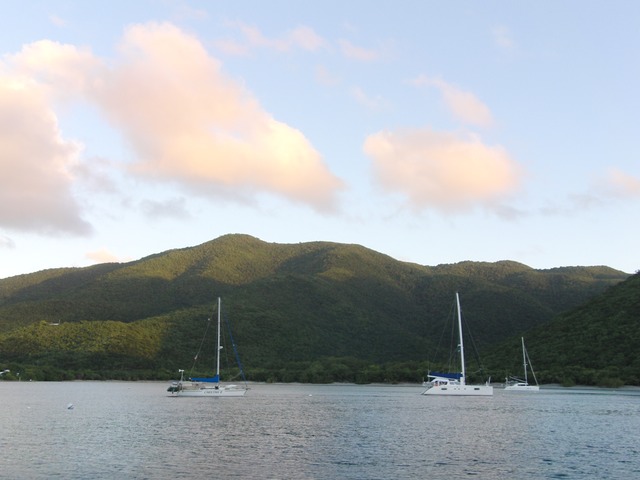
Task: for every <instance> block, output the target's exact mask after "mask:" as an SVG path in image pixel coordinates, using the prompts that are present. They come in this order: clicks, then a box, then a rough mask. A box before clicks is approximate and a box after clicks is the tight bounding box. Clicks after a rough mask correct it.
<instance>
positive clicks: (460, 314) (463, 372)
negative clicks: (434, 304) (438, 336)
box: [456, 292, 466, 385]
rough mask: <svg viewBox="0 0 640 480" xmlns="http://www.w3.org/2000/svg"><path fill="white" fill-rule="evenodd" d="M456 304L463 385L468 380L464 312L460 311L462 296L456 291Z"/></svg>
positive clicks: (461, 381) (461, 380)
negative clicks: (463, 340) (463, 336)
mask: <svg viewBox="0 0 640 480" xmlns="http://www.w3.org/2000/svg"><path fill="white" fill-rule="evenodd" d="M456 306H457V307H458V334H459V335H460V363H461V364H462V378H461V379H460V383H461V384H462V385H464V384H465V382H466V376H465V371H464V343H463V342H462V312H460V296H459V295H458V292H456Z"/></svg>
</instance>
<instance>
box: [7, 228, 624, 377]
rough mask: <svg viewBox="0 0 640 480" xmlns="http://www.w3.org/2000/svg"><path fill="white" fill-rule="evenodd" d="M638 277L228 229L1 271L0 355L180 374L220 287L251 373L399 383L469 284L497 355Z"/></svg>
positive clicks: (80, 369) (108, 371) (40, 364)
mask: <svg viewBox="0 0 640 480" xmlns="http://www.w3.org/2000/svg"><path fill="white" fill-rule="evenodd" d="M627 278H628V275H627V274H625V273H624V272H620V271H617V270H613V269H611V268H608V267H563V268H556V269H549V270H534V269H532V268H530V267H527V266H526V265H522V264H519V263H516V262H510V261H502V262H496V263H485V262H461V263H456V264H451V265H438V266H435V267H429V266H422V265H417V264H412V263H406V262H399V261H397V260H395V259H393V258H391V257H389V256H386V255H383V254H380V253H378V252H375V251H373V250H370V249H367V248H364V247H362V246H359V245H348V244H339V243H331V242H309V243H300V244H275V243H267V242H263V241H261V240H259V239H256V238H254V237H251V236H248V235H225V236H222V237H219V238H217V239H215V240H212V241H210V242H207V243H204V244H202V245H199V246H195V247H188V248H183V249H176V250H170V251H167V252H163V253H159V254H155V255H151V256H149V257H145V258H142V259H140V260H137V261H134V262H129V263H123V264H102V265H96V266H92V267H86V268H63V269H51V270H45V271H42V272H36V273H32V274H28V275H19V276H16V277H11V278H8V279H3V280H0V352H1V355H2V358H0V361H1V362H4V363H7V364H8V365H13V368H11V367H8V368H11V370H12V371H14V370H15V369H16V368H23V370H25V371H26V370H29V369H30V370H29V372H30V375H31V376H33V377H36V378H43V377H44V378H59V377H60V376H62V377H63V378H68V377H71V378H165V377H166V378H169V377H171V376H172V375H174V372H175V371H177V369H178V368H185V367H187V366H188V365H190V364H191V363H193V360H192V358H193V355H194V353H195V350H196V348H197V346H198V344H199V342H200V337H201V335H202V333H203V332H204V329H205V325H206V321H207V320H206V319H207V318H208V317H211V315H212V314H213V313H212V312H213V309H214V306H215V303H216V297H218V296H220V297H222V299H223V313H224V314H225V316H226V317H228V319H229V320H230V323H231V326H232V329H233V334H234V337H235V340H236V343H237V345H238V347H239V350H240V352H239V353H240V355H241V358H242V361H243V363H244V365H245V367H246V370H247V373H248V376H249V378H250V379H253V380H262V379H277V380H293V379H295V380H302V381H326V380H334V379H349V380H352V379H353V378H352V377H353V371H354V370H358V371H359V372H362V371H363V370H366V371H367V372H368V373H367V374H366V375H364V376H362V377H361V378H360V379H361V380H362V381H367V380H371V379H375V380H378V379H383V380H390V379H391V380H393V379H394V378H399V377H398V375H399V374H398V372H397V369H396V371H395V372H391V370H389V368H387V369H386V370H385V368H386V367H385V368H383V367H381V366H383V365H390V364H400V363H404V364H405V365H404V367H403V368H406V369H409V370H410V372H409V371H404V372H403V373H402V374H400V377H404V376H407V375H413V376H414V377H415V376H416V375H417V374H416V371H417V370H420V369H423V368H426V364H425V363H424V362H425V361H426V359H429V360H430V361H435V362H438V361H442V360H444V358H433V357H434V355H435V353H434V352H436V346H437V344H438V340H439V337H440V336H441V332H442V331H443V328H444V325H445V323H446V322H447V318H446V317H447V312H448V311H449V309H450V305H451V302H452V299H453V296H454V293H455V292H456V291H459V292H460V295H461V298H462V301H463V309H464V312H465V319H466V320H467V321H468V322H469V324H470V325H471V329H472V331H473V335H474V343H475V345H477V347H478V349H479V350H480V351H487V350H488V349H490V348H491V347H492V346H496V345H499V344H500V342H502V341H505V340H506V339H509V338H511V337H513V336H514V335H519V334H520V333H522V332H523V331H526V330H529V329H532V328H535V327H537V326H542V325H547V324H548V323H549V322H551V321H552V319H553V318H554V317H556V316H557V315H559V314H560V313H562V312H565V311H567V310H570V309H572V308H576V307H578V306H580V305H583V304H584V303H585V302H587V301H589V300H590V299H593V298H594V297H596V296H597V295H599V294H601V293H602V292H603V291H605V290H606V289H607V288H609V287H610V286H612V285H616V284H618V283H619V282H621V281H623V280H625V279H627ZM212 352H213V350H212V349H211V350H210V353H209V354H206V353H205V354H204V355H203V356H202V357H201V358H200V359H201V360H203V363H204V364H205V366H206V365H211V364H212V360H211V358H209V357H207V355H209V356H212V355H213V353H212ZM227 353H229V352H227ZM207 362H208V363H207ZM407 365H409V366H407ZM0 367H3V365H2V364H0ZM3 368H5V367H3ZM196 368H204V367H200V366H198V367H196ZM394 375H395V377H394ZM23 378H25V377H24V376H23Z"/></svg>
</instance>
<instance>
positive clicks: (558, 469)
mask: <svg viewBox="0 0 640 480" xmlns="http://www.w3.org/2000/svg"><path fill="white" fill-rule="evenodd" d="M165 390H166V385H165V384H163V383H130V382H65V383H44V382H42V383H26V382H23V383H16V382H0V399H2V404H1V407H0V426H1V428H2V435H1V436H0V456H1V458H2V463H1V464H2V469H1V470H0V478H11V479H14V478H15V479H19V478H43V479H44V478H52V477H59V478H78V479H80V478H82V479H85V478H105V479H106V478H149V479H164V478H167V479H169V478H171V479H176V478H194V477H196V476H203V475H205V477H207V478H213V477H215V476H216V475H220V476H222V475H224V476H225V477H228V478H270V479H383V478H384V479H389V478H392V479H404V478H406V479H410V478H411V479H412V478H423V477H430V478H445V477H447V478H451V477H453V478H457V477H461V476H475V477H476V478H483V479H485V478H486V479H494V478H495V479H503V478H511V479H514V478H563V477H566V478H579V479H586V478H589V479H591V478H601V479H602V478H634V477H638V476H639V474H640V460H638V456H639V455H638V453H639V452H638V449H639V447H638V442H637V441H636V436H637V433H636V432H638V431H639V429H640V428H639V427H640V415H639V414H640V395H639V394H638V390H624V391H603V390H566V389H558V390H546V391H545V390H543V391H541V392H540V393H538V394H533V395H531V394H511V393H507V392H503V391H501V390H496V392H495V395H494V396H493V397H481V398H471V397H460V398H455V397H425V396H422V395H420V392H421V391H422V387H419V386H344V385H340V386H334V385H330V386H301V385H254V386H252V389H251V390H250V391H249V392H248V393H247V395H246V396H245V397H240V398H175V397H174V398H170V397H167V396H166V392H165ZM595 392H598V393H600V394H599V395H588V394H585V393H595ZM581 393H582V394H581ZM69 403H73V404H74V406H75V408H74V409H73V410H69V409H67V405H68V404H69Z"/></svg>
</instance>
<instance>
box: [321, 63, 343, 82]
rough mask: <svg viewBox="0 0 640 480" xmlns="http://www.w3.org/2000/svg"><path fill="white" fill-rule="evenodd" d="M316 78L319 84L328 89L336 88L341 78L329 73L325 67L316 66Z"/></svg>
mask: <svg viewBox="0 0 640 480" xmlns="http://www.w3.org/2000/svg"><path fill="white" fill-rule="evenodd" d="M315 77H316V80H317V81H318V83H320V84H321V85H325V86H327V87H334V86H336V85H338V84H340V78H339V77H338V76H336V75H334V74H332V73H331V72H329V71H328V70H327V69H326V68H325V67H324V66H323V65H318V66H316V68H315Z"/></svg>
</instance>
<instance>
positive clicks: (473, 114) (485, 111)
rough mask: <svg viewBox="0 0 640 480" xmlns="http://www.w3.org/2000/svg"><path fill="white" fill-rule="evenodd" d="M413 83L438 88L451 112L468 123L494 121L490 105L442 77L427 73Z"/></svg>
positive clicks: (481, 123)
mask: <svg viewBox="0 0 640 480" xmlns="http://www.w3.org/2000/svg"><path fill="white" fill-rule="evenodd" d="M411 83H413V84H414V85H416V86H428V87H435V88H437V89H438V90H439V91H440V93H441V94H442V98H443V100H444V102H445V104H446V106H447V108H448V109H449V111H450V112H451V114H452V115H453V116H454V117H455V118H457V119H458V120H460V121H462V122H464V123H466V124H469V125H477V126H479V127H490V126H492V125H493V123H494V120H493V115H492V114H491V110H490V109H489V107H487V106H486V105H485V104H484V103H482V102H481V101H480V100H479V99H478V98H477V97H476V96H475V95H474V94H473V93H471V92H467V91H464V90H461V89H459V88H457V87H455V86H453V85H451V84H449V83H447V82H445V81H444V80H442V79H441V78H431V77H427V76H426V75H421V76H419V77H418V78H416V79H414V80H412V82H411Z"/></svg>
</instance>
